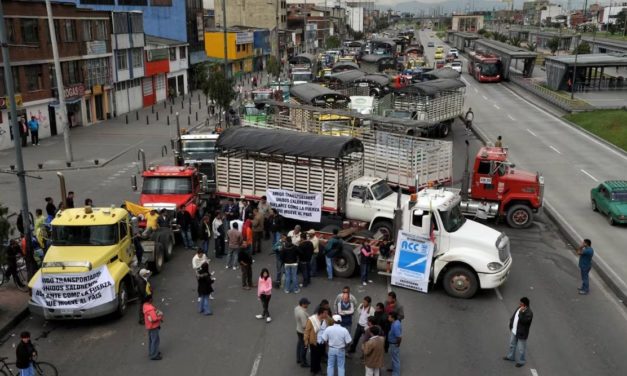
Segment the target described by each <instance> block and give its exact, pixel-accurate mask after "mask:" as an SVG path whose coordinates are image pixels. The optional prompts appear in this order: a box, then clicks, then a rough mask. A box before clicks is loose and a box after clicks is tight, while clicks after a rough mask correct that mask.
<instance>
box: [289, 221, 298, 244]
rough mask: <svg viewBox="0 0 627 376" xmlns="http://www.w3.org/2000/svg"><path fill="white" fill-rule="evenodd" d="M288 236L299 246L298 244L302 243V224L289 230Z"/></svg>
mask: <svg viewBox="0 0 627 376" xmlns="http://www.w3.org/2000/svg"><path fill="white" fill-rule="evenodd" d="M287 236H288V237H290V238H292V244H294V246H296V247H298V244H300V225H296V226H294V229H293V230H291V231H290V232H288V233H287Z"/></svg>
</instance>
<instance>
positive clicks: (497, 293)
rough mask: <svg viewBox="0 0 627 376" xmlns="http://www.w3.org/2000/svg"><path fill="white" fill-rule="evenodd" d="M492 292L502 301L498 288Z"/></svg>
mask: <svg viewBox="0 0 627 376" xmlns="http://www.w3.org/2000/svg"><path fill="white" fill-rule="evenodd" d="M494 292H495V293H496V297H497V298H499V300H503V295H502V294H501V291H500V290H499V288H498V287H497V288H495V289H494Z"/></svg>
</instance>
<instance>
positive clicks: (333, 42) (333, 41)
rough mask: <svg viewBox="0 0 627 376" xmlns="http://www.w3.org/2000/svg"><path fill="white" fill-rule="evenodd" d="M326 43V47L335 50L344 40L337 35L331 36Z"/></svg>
mask: <svg viewBox="0 0 627 376" xmlns="http://www.w3.org/2000/svg"><path fill="white" fill-rule="evenodd" d="M324 43H325V46H326V48H327V49H329V50H334V49H336V48H339V47H340V46H341V45H342V42H341V41H340V38H339V37H338V36H337V35H331V36H329V37H328V38H327V40H326V41H325V42H324Z"/></svg>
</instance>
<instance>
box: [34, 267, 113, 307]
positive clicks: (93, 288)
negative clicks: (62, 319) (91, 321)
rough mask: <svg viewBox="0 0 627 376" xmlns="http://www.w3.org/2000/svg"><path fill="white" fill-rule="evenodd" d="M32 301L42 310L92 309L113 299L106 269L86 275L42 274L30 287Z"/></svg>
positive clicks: (111, 284)
mask: <svg viewBox="0 0 627 376" xmlns="http://www.w3.org/2000/svg"><path fill="white" fill-rule="evenodd" d="M32 299H33V300H34V301H35V302H36V303H37V304H38V305H40V306H42V307H45V308H54V309H60V310H63V309H67V310H78V309H89V308H94V307H97V306H100V305H102V304H105V303H109V302H111V301H112V300H113V299H115V281H114V280H113V278H111V274H109V269H107V267H106V266H102V267H100V268H98V269H94V270H91V271H89V272H87V273H72V274H42V275H41V276H40V277H39V279H38V280H37V282H35V285H34V286H33V297H32Z"/></svg>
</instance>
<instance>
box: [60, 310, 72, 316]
mask: <svg viewBox="0 0 627 376" xmlns="http://www.w3.org/2000/svg"><path fill="white" fill-rule="evenodd" d="M72 313H74V311H73V310H71V309H62V310H61V314H62V315H71V314H72Z"/></svg>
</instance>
